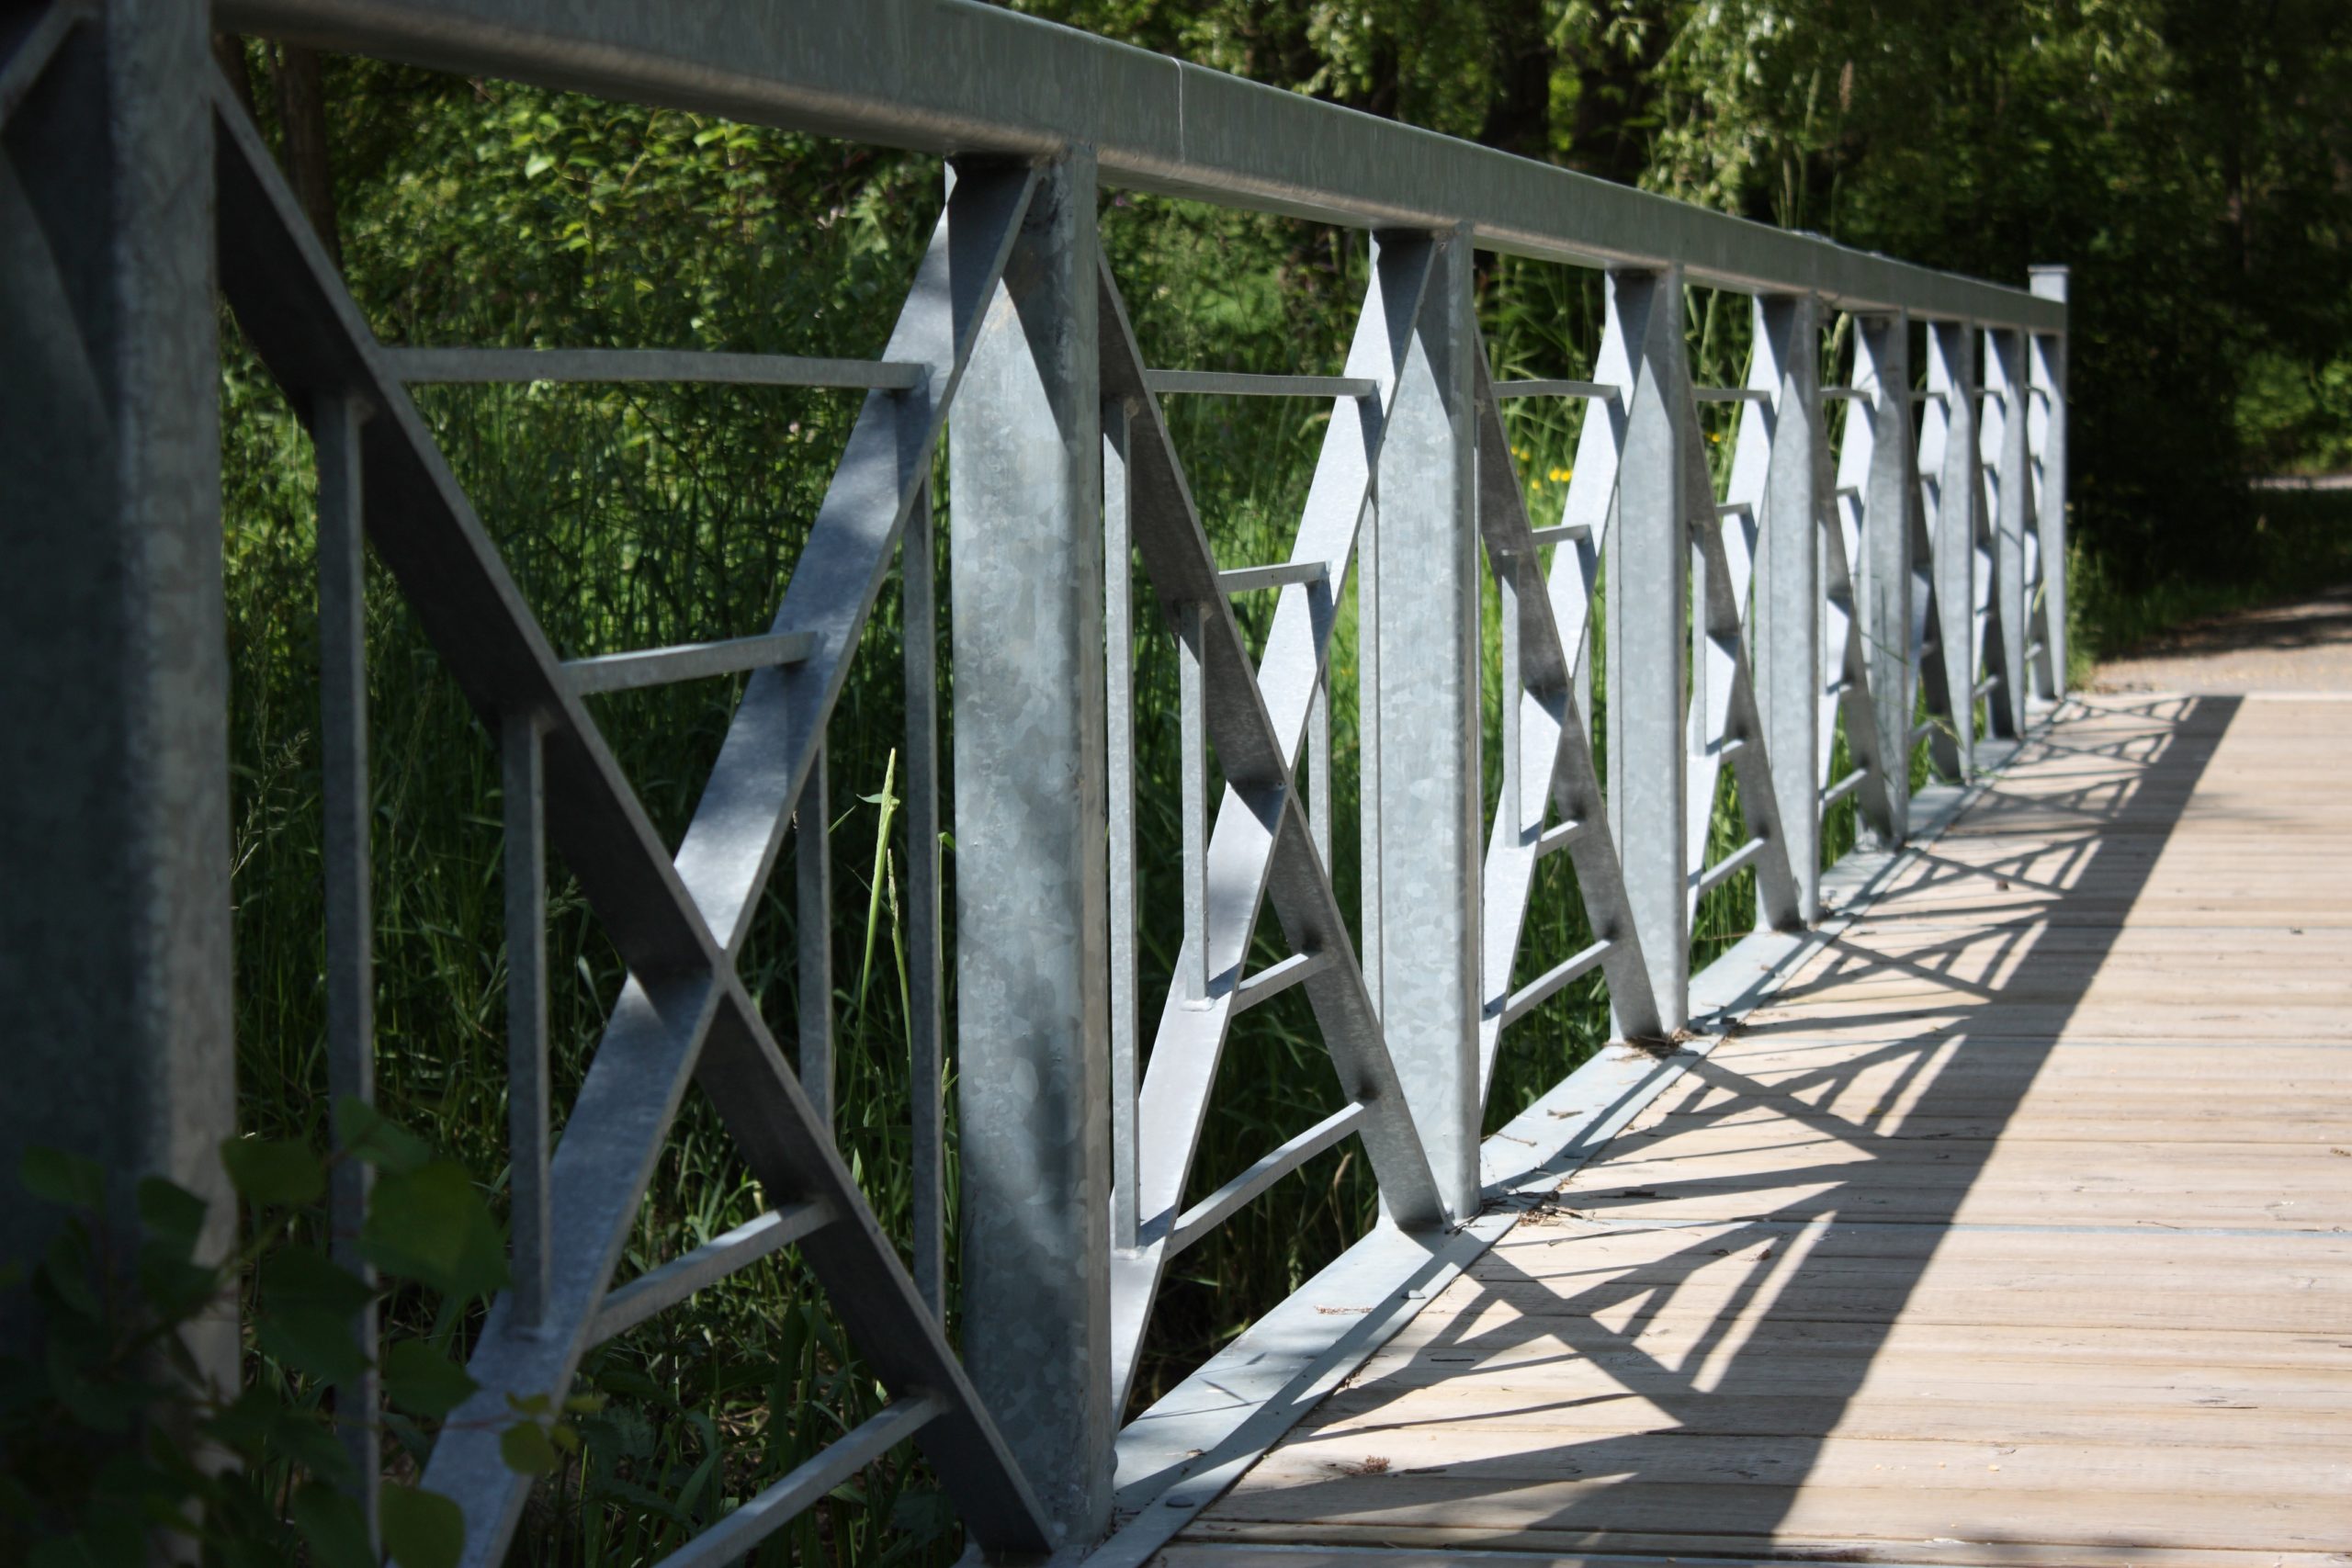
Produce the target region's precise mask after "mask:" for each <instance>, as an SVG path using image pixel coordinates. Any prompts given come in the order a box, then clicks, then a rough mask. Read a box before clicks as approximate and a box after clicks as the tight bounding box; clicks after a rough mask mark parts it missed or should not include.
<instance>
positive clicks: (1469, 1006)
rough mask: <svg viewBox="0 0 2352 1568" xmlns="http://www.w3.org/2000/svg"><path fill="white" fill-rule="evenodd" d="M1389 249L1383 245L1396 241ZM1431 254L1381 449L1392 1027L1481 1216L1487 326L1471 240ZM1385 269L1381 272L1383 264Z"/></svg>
mask: <svg viewBox="0 0 2352 1568" xmlns="http://www.w3.org/2000/svg"><path fill="white" fill-rule="evenodd" d="M1382 243H1385V242H1384V240H1383V238H1382V237H1380V236H1375V237H1374V245H1375V246H1377V245H1380V244H1382ZM1409 243H1416V244H1419V243H1433V244H1434V246H1435V254H1434V256H1433V259H1432V262H1431V269H1430V283H1429V288H1428V289H1427V291H1426V292H1425V293H1424V294H1423V296H1422V299H1421V305H1420V311H1419V315H1418V316H1417V317H1416V319H1415V320H1414V321H1413V323H1412V342H1411V345H1410V347H1409V349H1408V353H1407V355H1406V356H1405V360H1404V366H1403V369H1402V371H1401V373H1400V375H1399V377H1398V379H1397V390H1396V396H1395V398H1394V400H1392V402H1391V404H1390V406H1389V412H1388V423H1387V428H1386V432H1385V435H1384V436H1383V438H1382V443H1381V450H1380V470H1379V476H1378V486H1379V495H1380V527H1379V530H1378V533H1377V535H1376V536H1375V539H1374V546H1373V548H1374V550H1375V551H1377V552H1378V563H1377V570H1378V573H1379V580H1380V583H1381V597H1380V606H1379V621H1378V625H1377V626H1376V628H1375V630H1374V633H1373V635H1374V637H1376V639H1377V641H1378V659H1377V669H1378V671H1379V684H1378V686H1377V687H1376V688H1374V689H1373V690H1371V691H1370V692H1369V693H1368V694H1367V696H1366V699H1365V701H1366V703H1367V705H1377V709H1378V715H1379V722H1378V726H1377V731H1376V733H1377V738H1378V739H1377V742H1376V743H1377V744H1378V746H1379V748H1380V756H1379V759H1378V776H1379V779H1380V781H1381V785H1382V794H1381V796H1380V818H1379V821H1380V828H1379V831H1380V844H1379V851H1380V911H1381V913H1380V922H1379V931H1378V940H1379V942H1381V944H1382V945H1381V952H1380V953H1379V956H1378V959H1377V962H1376V965H1375V967H1376V969H1377V971H1378V973H1379V975H1380V976H1381V1019H1382V1024H1383V1029H1384V1031H1385V1033H1386V1036H1387V1041H1388V1050H1389V1054H1390V1055H1391V1056H1392V1057H1394V1058H1395V1060H1396V1063H1397V1072H1398V1074H1399V1076H1400V1077H1402V1078H1403V1080H1404V1087H1405V1095H1406V1098H1407V1100H1408V1101H1409V1102H1410V1103H1411V1106H1412V1110H1413V1120H1414V1122H1415V1123H1416V1125H1417V1126H1418V1127H1419V1131H1420V1135H1421V1145H1422V1147H1423V1148H1424V1149H1425V1150H1427V1152H1428V1154H1429V1158H1430V1170H1431V1172H1432V1174H1433V1175H1434V1176H1435V1177H1436V1179H1437V1185H1438V1191H1439V1192H1440V1194H1441V1195H1442V1197H1443V1198H1444V1200H1445V1202H1446V1206H1447V1207H1448V1208H1449V1209H1450V1210H1451V1211H1452V1212H1453V1213H1454V1215H1455V1216H1456V1217H1457V1218H1466V1217H1468V1216H1469V1215H1470V1214H1473V1213H1476V1212H1477V1208H1478V1201H1479V1199H1478V1192H1479V1184H1478V1132H1479V1122H1480V1106H1479V1103H1478V1015H1479V1006H1480V997H1479V983H1478V972H1479V936H1478V920H1479V897H1478V877H1479V872H1480V859H1479V851H1480V839H1481V832H1480V829H1481V825H1482V819H1483V816H1484V812H1485V804H1484V801H1483V799H1482V798H1481V794H1480V786H1479V778H1478V768H1479V755H1478V752H1479V710H1478V662H1479V621H1478V615H1479V610H1478V596H1479V582H1478V572H1477V559H1478V557H1477V550H1478V525H1477V489H1476V485H1477V472H1476V446H1475V441H1476V419H1475V414H1474V411H1473V404H1472V399H1473V396H1474V389H1475V387H1476V364H1475V362H1474V361H1473V359H1472V357H1471V356H1472V355H1475V354H1476V353H1477V352H1478V349H1477V333H1476V321H1475V319H1474V317H1473V315H1472V310H1471V297H1470V274H1471V260H1472V256H1471V247H1470V239H1469V236H1468V235H1467V234H1466V233H1462V232H1452V233H1442V234H1438V235H1436V236H1434V237H1433V238H1432V239H1429V240H1424V239H1423V238H1422V237H1421V236H1419V235H1415V236H1412V238H1411V240H1410V242H1409ZM1374 265H1378V261H1377V257H1376V256H1375V260H1374Z"/></svg>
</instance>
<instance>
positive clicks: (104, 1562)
mask: <svg viewBox="0 0 2352 1568" xmlns="http://www.w3.org/2000/svg"><path fill="white" fill-rule="evenodd" d="M146 1562H147V1532H146V1531H145V1530H143V1529H141V1528H140V1521H139V1520H138V1519H137V1518H135V1517H133V1518H112V1519H93V1520H91V1521H90V1522H89V1523H87V1524H85V1526H84V1527H83V1528H82V1529H78V1530H76V1531H74V1533H73V1534H72V1535H62V1536H51V1538H50V1539H49V1540H44V1541H42V1542H40V1544H39V1545H37V1546H35V1547H34V1548H33V1550H32V1554H31V1555H30V1556H29V1557H28V1558H26V1560H25V1568H144V1564H145V1563H146Z"/></svg>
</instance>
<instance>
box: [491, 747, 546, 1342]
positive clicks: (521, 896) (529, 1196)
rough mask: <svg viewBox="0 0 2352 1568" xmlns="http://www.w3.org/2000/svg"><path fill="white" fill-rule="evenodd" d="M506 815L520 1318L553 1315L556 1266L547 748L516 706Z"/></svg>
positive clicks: (506, 773) (511, 1135)
mask: <svg viewBox="0 0 2352 1568" xmlns="http://www.w3.org/2000/svg"><path fill="white" fill-rule="evenodd" d="M499 758H500V773H501V775H502V779H503V788H502V791H501V794H502V796H503V807H504V810H503V816H504V818H505V829H506V832H505V840H506V842H505V874H504V882H505V895H506V1140H507V1168H508V1172H509V1175H508V1179H507V1191H508V1194H509V1196H510V1198H511V1199H512V1202H511V1203H510V1205H509V1212H510V1213H511V1216H512V1218H511V1221H510V1225H509V1229H510V1232H511V1244H510V1247H509V1248H508V1250H509V1252H510V1253H511V1255H512V1258H513V1273H514V1280H515V1289H514V1294H513V1296H512V1298H511V1303H512V1307H513V1313H512V1315H511V1317H510V1318H509V1320H508V1321H509V1324H510V1325H511V1326H512V1327H513V1328H514V1329H515V1331H518V1332H521V1333H526V1334H536V1333H537V1332H538V1330H539V1329H540V1328H541V1326H543V1325H545V1324H546V1322H547V1315H548V1302H549V1298H550V1295H551V1289H552V1283H553V1279H554V1273H555V1219H554V1213H555V1211H554V1201H555V1195H554V1192H553V1190H552V1183H551V1182H550V1181H549V1179H548V1162H549V1160H550V1159H551V1158H552V1157H553V1145H552V1144H551V1142H550V1139H549V1123H550V1121H551V1117H552V1112H553V1106H552V1105H551V1103H550V1100H551V1098H552V1096H551V1094H550V1090H549V1084H548V862H547V746H546V728H545V725H544V722H543V721H542V719H541V718H540V716H538V715H537V714H536V713H510V714H508V715H507V716H506V717H505V721H504V723H503V726H502V727H501V729H500V734H499Z"/></svg>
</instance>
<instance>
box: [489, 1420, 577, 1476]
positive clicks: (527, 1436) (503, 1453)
mask: <svg viewBox="0 0 2352 1568" xmlns="http://www.w3.org/2000/svg"><path fill="white" fill-rule="evenodd" d="M498 1457H499V1458H501V1459H503V1460H504V1461H506V1468H507V1469H509V1470H511V1471H513V1472H515V1474H517V1475H549V1474H552V1473H554V1472H555V1468H556V1466H557V1465H559V1464H560V1463H561V1462H563V1461H561V1460H560V1458H558V1457H557V1454H556V1451H555V1445H554V1444H553V1443H551V1442H549V1441H548V1435H547V1433H546V1432H544V1431H542V1430H541V1429H540V1427H539V1424H538V1423H537V1421H517V1422H515V1425H513V1426H512V1427H507V1428H506V1430H504V1431H503V1432H501V1433H500V1434H499V1435H498Z"/></svg>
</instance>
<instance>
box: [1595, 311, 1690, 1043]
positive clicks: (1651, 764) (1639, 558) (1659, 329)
mask: <svg viewBox="0 0 2352 1568" xmlns="http://www.w3.org/2000/svg"><path fill="white" fill-rule="evenodd" d="M1608 311H1609V316H1610V318H1611V329H1612V335H1611V340H1610V342H1611V343H1613V344H1616V345H1618V346H1617V347H1616V350H1615V353H1614V354H1612V355H1610V356H1609V357H1605V358H1604V359H1603V360H1602V362H1601V364H1600V374H1599V379H1600V380H1601V381H1604V382H1607V383H1609V384H1611V385H1614V386H1620V387H1623V388H1626V389H1627V395H1626V397H1625V399H1624V406H1625V409H1626V416H1625V430H1624V437H1623V456H1622V457H1621V458H1620V459H1619V464H1618V478H1617V524H1616V526H1615V528H1614V530H1613V531H1612V537H1611V541H1610V547H1609V550H1608V552H1607V553H1606V554H1604V555H1603V556H1602V557H1601V562H1602V566H1603V568H1604V571H1605V583H1606V587H1605V592H1606V594H1607V598H1608V605H1609V611H1608V621H1607V626H1606V641H1607V660H1606V663H1607V669H1608V679H1609V827H1610V833H1611V837H1612V838H1614V839H1615V840H1616V842H1617V852H1618V855H1619V857H1620V859H1621V860H1622V861H1623V863H1624V874H1625V906H1626V910H1627V912H1628V914H1629V915H1630V917H1631V919H1632V921H1633V927H1634V934H1635V935H1636V936H1637V937H1639V938H1640V940H1641V946H1642V956H1643V958H1644V959H1645V961H1646V962H1647V964H1648V965H1649V973H1650V992H1651V996H1652V998H1653V999H1654V1000H1655V1002H1656V1006H1657V1023H1658V1029H1659V1032H1661V1033H1663V1034H1668V1035H1671V1034H1672V1033H1673V1032H1675V1031H1676V1030H1678V1029H1680V1028H1681V1027H1682V1026H1683V1025H1684V1024H1686V1023H1688V1022H1689V1021H1690V979H1691V918H1690V913H1689V910H1688V908H1687V906H1686V901H1685V900H1686V893H1687V888H1688V886H1689V884H1688V880H1687V878H1688V876H1689V872H1690V863H1689V860H1688V852H1687V849H1686V840H1685V834H1684V824H1683V788H1684V779H1685V774H1686V772H1687V769H1688V760H1687V758H1686V757H1685V755H1684V702H1685V697H1686V692H1685V688H1686V686H1687V684H1688V673H1689V670H1688V663H1687V660H1689V658H1690V637H1689V627H1690V625H1691V574H1690V549H1691V547H1690V542H1689V524H1690V520H1691V502H1692V500H1693V499H1694V498H1692V497H1691V494H1690V490H1691V461H1692V455H1691V453H1690V452H1689V451H1688V450H1687V448H1688V446H1689V445H1690V431H1691V416H1690V412H1689V411H1690V409H1691V374H1690V363H1689V358H1688V355H1687V351H1686V350H1685V348H1684V345H1683V341H1682V275H1681V274H1680V273H1679V272H1678V271H1676V270H1675V269H1674V268H1672V267H1668V269H1666V270H1665V271H1663V272H1644V273H1624V272H1612V273H1611V274H1610V275H1609V304H1608ZM1621 356H1622V357H1621ZM1588 428H1589V426H1588ZM1620 1027H1621V1032H1622V1028H1623V1021H1621V1022H1620Z"/></svg>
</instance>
